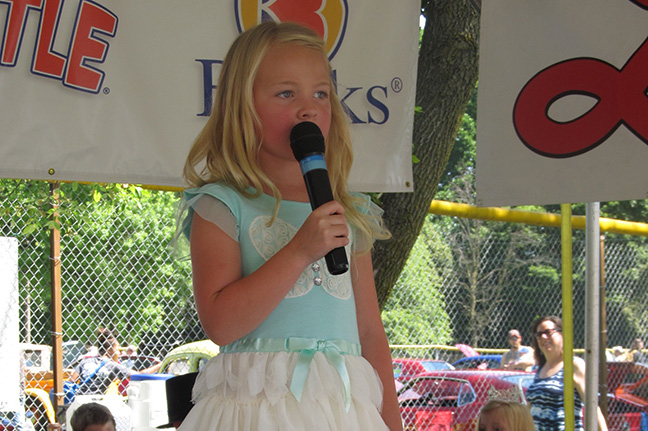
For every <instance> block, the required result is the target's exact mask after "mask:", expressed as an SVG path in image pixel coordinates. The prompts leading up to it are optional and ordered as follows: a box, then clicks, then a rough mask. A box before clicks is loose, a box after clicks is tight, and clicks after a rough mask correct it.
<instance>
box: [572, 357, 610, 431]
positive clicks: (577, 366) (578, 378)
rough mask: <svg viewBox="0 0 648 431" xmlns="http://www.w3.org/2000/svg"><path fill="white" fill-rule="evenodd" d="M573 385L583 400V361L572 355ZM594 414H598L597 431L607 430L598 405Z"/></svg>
mask: <svg viewBox="0 0 648 431" xmlns="http://www.w3.org/2000/svg"><path fill="white" fill-rule="evenodd" d="M574 386H575V387H576V390H577V391H578V395H580V397H581V399H582V400H583V401H585V361H584V360H583V359H581V358H579V357H574ZM596 414H597V416H598V429H599V431H607V424H606V422H605V417H604V416H603V412H602V411H601V408H600V407H596Z"/></svg>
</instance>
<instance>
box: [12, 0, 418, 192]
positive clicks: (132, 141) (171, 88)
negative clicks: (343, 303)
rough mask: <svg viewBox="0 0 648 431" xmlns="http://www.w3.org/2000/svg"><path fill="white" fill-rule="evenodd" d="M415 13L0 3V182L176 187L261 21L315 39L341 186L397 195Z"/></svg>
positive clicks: (238, 0) (404, 173) (130, 0)
mask: <svg viewBox="0 0 648 431" xmlns="http://www.w3.org/2000/svg"><path fill="white" fill-rule="evenodd" d="M419 14H420V2H418V1H414V0H405V1H403V0H399V1H395V0H308V1H306V0H273V1H271V0H263V1H260V0H252V1H250V0H248V1H246V0H190V1H179V0H94V1H90V0H66V1H63V0H0V31H1V32H3V38H2V40H1V41H2V45H1V46H0V130H1V132H0V133H1V134H0V136H1V137H0V177H4V178H30V179H47V180H62V181H95V182H117V183H135V184H145V185H157V186H163V187H182V186H184V184H183V181H182V176H181V175H182V174H181V173H182V166H183V164H184V161H185V158H186V156H187V153H188V151H189V148H190V146H191V144H192V142H193V140H194V138H195V137H196V135H197V134H198V132H199V131H200V129H201V128H202V126H203V124H204V123H205V121H206V119H207V116H208V114H209V111H210V109H211V107H210V105H211V100H212V99H213V93H214V90H215V86H216V81H217V79H218V73H219V71H220V64H221V62H222V60H223V58H224V57H225V54H226V52H227V49H228V48H229V45H230V44H231V42H232V41H233V39H234V38H235V37H236V36H237V35H238V34H239V33H240V32H241V31H243V30H245V29H247V28H250V27H252V26H253V25H255V24H256V23H257V22H260V21H261V20H266V19H273V20H275V21H297V22H301V23H305V24H307V25H309V26H311V27H312V28H314V29H316V31H318V33H319V34H320V35H322V37H323V38H324V39H325V41H326V45H327V48H328V52H329V58H330V59H331V63H332V65H333V69H334V75H335V78H336V79H337V83H338V88H337V91H338V94H339V96H340V99H341V100H342V102H343V104H344V105H345V108H346V109H347V112H348V114H349V118H350V122H351V131H352V135H353V137H354V152H355V162H354V165H353V170H352V174H351V178H350V186H351V187H352V188H353V189H355V190H362V191H388V192H395V191H411V190H412V188H413V185H412V174H411V162H412V158H411V141H412V122H413V115H414V100H415V98H414V96H415V88H416V82H415V80H416V64H417V54H418V37H419V30H418V23H419Z"/></svg>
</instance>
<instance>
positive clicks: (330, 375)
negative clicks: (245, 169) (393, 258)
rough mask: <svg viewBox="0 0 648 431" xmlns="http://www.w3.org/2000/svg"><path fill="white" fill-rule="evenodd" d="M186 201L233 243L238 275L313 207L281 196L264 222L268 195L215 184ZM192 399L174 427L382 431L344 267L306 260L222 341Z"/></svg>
mask: <svg viewBox="0 0 648 431" xmlns="http://www.w3.org/2000/svg"><path fill="white" fill-rule="evenodd" d="M185 199H186V204H187V206H188V208H189V212H188V216H187V220H189V221H190V220H191V217H192V216H193V212H194V211H196V212H198V213H199V214H200V215H201V217H203V218H205V219H207V220H209V221H213V222H214V223H216V224H217V225H218V226H219V227H221V229H223V231H225V232H226V233H228V234H229V235H230V236H231V237H232V238H234V239H235V240H236V241H238V243H239V245H240V250H241V258H242V271H243V276H246V275H248V274H250V273H252V272H254V271H255V270H256V269H257V268H259V267H260V266H261V265H263V264H264V263H265V262H266V261H267V260H268V259H269V258H270V257H271V256H272V255H274V254H275V253H276V252H277V251H278V250H280V249H281V248H282V247H283V246H285V245H286V244H287V243H288V242H289V241H290V240H291V238H292V237H293V236H294V235H295V233H296V232H297V230H298V229H299V228H300V227H301V225H302V223H303V222H304V220H305V219H306V218H307V217H308V215H309V214H310V213H311V207H310V204H309V203H303V202H292V201H285V200H283V201H282V202H281V206H280V209H279V213H278V215H277V218H276V219H275V221H274V222H273V223H272V224H271V225H270V226H268V223H269V221H270V219H271V216H272V214H273V210H274V207H275V199H274V198H273V197H271V196H268V195H264V194H262V195H261V196H259V197H256V198H249V197H246V196H244V195H242V194H241V193H239V192H238V191H237V190H235V189H234V188H233V187H230V186H228V185H225V184H221V183H215V184H208V185H205V186H203V187H201V188H200V189H191V190H187V191H186V192H185ZM366 202H367V210H368V211H369V210H370V209H369V208H370V205H371V204H370V203H369V201H368V199H367V200H366ZM223 205H224V206H223ZM189 229H190V224H188V225H187V226H186V229H185V234H186V235H187V236H188V234H189ZM351 241H352V242H353V233H352V234H351ZM350 251H351V247H350V246H347V255H349V252H350ZM193 396H194V401H195V406H194V408H193V409H192V411H191V412H190V413H189V416H188V417H187V418H186V419H185V421H184V422H183V424H182V426H181V428H180V430H181V431H212V430H213V431H215V430H218V431H228V430H232V431H233V430H237V431H242V430H246V431H247V430H254V431H270V430H276V431H288V430H299V431H303V430H309V431H312V430H322V431H331V430H340V431H342V430H345V431H351V430H357V431H359V430H367V431H370V430H371V431H381V430H387V427H386V425H385V424H384V422H383V421H382V418H381V417H380V413H379V412H380V408H381V405H382V387H381V383H380V380H379V379H378V375H377V373H376V372H375V370H374V369H373V368H372V367H371V365H370V364H369V363H368V362H367V361H366V360H365V359H364V358H363V357H362V356H361V349H360V341H359V335H358V325H357V320H356V308H355V299H354V295H353V288H352V285H351V276H350V273H349V271H347V272H346V273H345V274H342V275H338V276H333V275H331V274H329V272H328V271H327V269H326V263H325V261H324V259H321V260H320V261H318V262H313V264H312V265H310V266H309V267H307V268H306V269H305V270H304V272H303V273H302V275H301V277H300V278H299V279H298V280H297V282H296V283H295V285H294V286H293V288H292V290H291V291H290V292H289V293H288V294H287V295H286V297H285V298H284V299H283V300H282V302H281V303H280V304H279V305H278V306H277V308H276V309H275V310H274V311H273V312H272V313H271V314H270V315H269V316H268V317H267V318H266V320H265V321H264V322H263V323H261V325H259V326H258V327H257V328H256V329H254V330H253V331H252V332H250V333H249V334H247V335H246V336H244V337H243V338H241V339H239V340H237V341H235V342H234V343H231V344H229V345H227V346H222V347H221V353H220V354H219V355H217V356H216V357H214V358H213V359H212V360H211V361H209V363H208V364H207V365H206V366H205V367H204V368H203V370H202V372H201V373H200V375H199V376H198V378H197V380H196V384H195V386H194V394H193Z"/></svg>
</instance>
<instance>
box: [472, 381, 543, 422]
mask: <svg viewBox="0 0 648 431" xmlns="http://www.w3.org/2000/svg"><path fill="white" fill-rule="evenodd" d="M523 400H524V395H523V394H522V390H521V389H519V388H518V387H517V386H513V387H511V388H509V389H502V390H498V389H495V388H494V387H492V386H491V387H490V389H489V390H488V402H487V403H486V404H485V405H484V407H482V408H481V410H480V411H479V418H478V419H477V427H476V431H534V430H535V424H534V422H533V416H531V411H530V410H529V406H528V405H526V404H523V402H524V401H523Z"/></svg>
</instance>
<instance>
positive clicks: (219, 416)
mask: <svg viewBox="0 0 648 431" xmlns="http://www.w3.org/2000/svg"><path fill="white" fill-rule="evenodd" d="M304 121H309V122H312V123H315V124H316V125H317V126H318V127H319V128H320V130H321V131H322V134H323V136H324V137H325V140H326V151H325V159H326V166H327V168H328V172H329V177H330V181H331V188H332V190H333V196H334V201H331V202H328V203H325V204H323V205H322V206H320V207H318V208H317V209H315V210H314V211H313V210H311V206H310V203H309V197H308V192H307V189H306V186H305V184H304V179H303V177H302V173H301V170H300V166H299V163H298V162H297V161H296V159H295V157H294V156H293V152H292V150H291V147H290V131H291V130H292V128H293V127H294V126H295V125H296V124H298V123H301V122H304ZM352 158H353V156H352V151H351V142H350V138H349V132H348V129H347V125H346V118H345V114H344V112H343V108H342V105H341V103H340V101H339V100H338V98H337V96H336V94H335V91H334V83H333V82H332V79H331V68H330V65H329V63H328V60H327V58H326V52H325V50H324V45H323V41H322V40H321V39H320V38H319V37H318V36H317V34H316V33H314V32H313V31H311V30H309V29H306V28H304V27H302V26H299V25H297V24H289V23H284V24H276V23H272V22H267V23H263V24H260V25H258V26H256V27H254V28H252V29H250V30H248V31H246V32H244V33H242V34H241V35H240V36H239V37H238V38H237V39H236V40H235V42H234V43H233V45H232V46H231V48H230V50H229V52H228V54H227V56H226V58H225V60H224V62H223V66H222V71H221V75H220V78H219V81H218V87H217V90H216V99H215V102H214V107H213V112H212V114H211V116H210V118H209V120H208V122H207V124H206V125H205V127H204V129H203V130H202V132H201V133H200V135H199V136H198V138H197V139H196V141H195V143H194V145H193V147H192V149H191V151H190V153H189V156H188V158H187V162H186V164H185V170H184V174H185V178H186V180H187V182H188V183H189V185H190V186H192V187H193V188H191V189H188V190H187V191H186V193H185V201H186V205H187V207H188V214H187V217H186V219H185V220H186V222H187V223H186V226H185V228H184V232H185V234H186V235H187V236H188V237H189V238H190V244H191V259H192V267H193V283H194V296H195V299H196V305H197V309H198V313H199V316H200V321H201V323H202V326H203V328H204V330H205V333H206V334H207V335H208V336H209V338H211V339H212V340H213V341H214V342H215V343H217V344H219V345H220V346H222V347H221V353H220V354H219V355H217V356H216V357H214V358H213V359H212V360H211V361H210V362H209V363H208V364H207V365H206V366H205V367H204V368H203V369H202V371H201V373H200V375H199V376H198V378H197V380H196V383H195V386H194V393H193V395H194V401H195V406H194V408H193V409H192V411H191V412H190V413H189V415H188V416H187V418H186V419H185V421H184V422H183V424H182V426H181V428H180V430H184V431H206V430H213V431H215V430H218V431H228V430H277V431H279V430H281V431H287V430H299V431H304V430H309V431H314V430H322V431H331V430H335V431H337V430H348V431H351V430H367V431H380V430H385V431H386V430H391V431H396V430H400V429H401V428H402V425H401V419H400V414H399V410H398V404H397V400H396V394H395V386H394V380H393V372H392V367H391V355H390V351H389V346H388V344H387V339H386V337H385V332H384V329H383V326H382V322H381V319H380V312H379V309H378V301H377V297H376V290H375V285H374V280H373V268H372V263H371V253H370V252H369V251H370V249H371V246H372V243H373V241H374V239H385V238H387V237H388V236H389V234H388V232H387V231H386V230H385V229H384V228H383V226H382V223H381V220H380V211H379V209H377V208H376V207H374V206H372V204H371V202H370V201H369V199H368V198H367V197H365V196H363V195H360V194H350V193H349V192H348V191H347V188H346V183H347V178H348V175H349V170H350V168H351V163H352ZM337 247H345V248H346V251H347V255H348V256H349V262H350V265H349V270H348V271H347V272H346V273H344V274H342V275H331V274H330V273H329V272H328V270H327V267H326V263H325V260H324V256H325V255H326V254H327V253H328V252H329V251H331V250H332V249H334V248H337Z"/></svg>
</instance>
